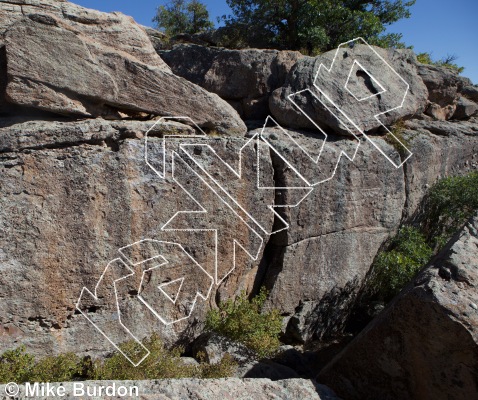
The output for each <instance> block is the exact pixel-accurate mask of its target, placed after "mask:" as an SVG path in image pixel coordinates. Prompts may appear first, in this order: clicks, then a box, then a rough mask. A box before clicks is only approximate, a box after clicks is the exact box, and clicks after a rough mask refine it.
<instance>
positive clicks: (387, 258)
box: [369, 226, 433, 301]
mask: <svg viewBox="0 0 478 400" xmlns="http://www.w3.org/2000/svg"><path fill="white" fill-rule="evenodd" d="M432 255H433V251H432V249H431V248H430V247H429V246H428V244H427V242H426V239H425V236H424V235H422V234H421V233H420V231H419V230H418V229H416V228H413V227H411V226H405V227H403V228H401V229H400V231H399V232H398V234H397V236H395V238H393V239H392V241H391V243H390V247H389V249H388V250H387V251H384V252H382V253H380V254H379V255H378V256H377V258H376V259H375V262H374V264H373V266H372V275H371V278H370V281H369V290H370V291H371V294H373V295H376V296H377V297H378V298H380V299H381V300H385V301H388V300H391V299H392V297H393V296H395V295H396V294H397V293H398V292H399V291H400V290H401V289H402V288H403V287H404V286H405V285H406V284H407V283H408V282H410V281H411V280H412V279H413V277H414V276H415V275H416V274H417V272H418V271H419V270H420V269H421V268H422V267H423V266H425V264H427V262H428V261H429V260H430V258H431V256H432Z"/></svg>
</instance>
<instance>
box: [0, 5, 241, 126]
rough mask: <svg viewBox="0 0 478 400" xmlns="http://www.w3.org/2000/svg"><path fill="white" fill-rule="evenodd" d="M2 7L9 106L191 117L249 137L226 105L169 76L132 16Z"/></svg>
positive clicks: (83, 114)
mask: <svg viewBox="0 0 478 400" xmlns="http://www.w3.org/2000/svg"><path fill="white" fill-rule="evenodd" d="M0 10H1V13H5V14H6V18H5V19H3V18H2V22H1V25H0V34H1V35H2V36H3V38H2V39H0V41H1V42H3V43H4V46H5V49H4V51H5V52H6V58H7V60H8V62H7V77H8V82H7V90H6V98H7V100H8V101H9V102H10V103H12V104H17V105H21V106H26V107H34V108H39V109H42V110H45V111H50V112H54V113H58V114H63V115H72V116H76V117H99V116H101V117H107V118H114V119H120V118H121V117H127V116H135V115H138V114H139V115H141V113H143V114H144V113H145V114H153V115H171V114H174V115H188V116H189V117H191V118H194V120H195V121H196V123H197V124H199V125H200V126H202V127H205V128H208V129H215V130H217V131H219V132H226V131H227V132H228V133H229V134H236V135H238V134H239V135H240V134H244V133H245V125H244V123H243V122H242V121H241V119H240V118H239V116H238V114H237V113H236V112H235V111H234V110H233V109H232V108H231V107H230V106H229V105H228V104H227V103H226V102H224V101H222V100H221V99H220V98H218V97H217V96H216V95H214V94H211V93H208V92H206V91H204V90H203V89H201V88H200V87H198V86H196V85H194V84H192V83H190V82H188V81H186V80H184V79H181V78H180V77H178V76H176V75H174V74H172V73H171V70H170V69H169V67H168V66H167V65H166V64H165V63H164V62H163V61H162V60H161V58H160V57H159V56H158V55H157V54H156V52H155V50H154V48H153V46H152V44H151V42H150V40H149V38H148V35H147V34H146V32H145V30H144V29H143V28H142V27H141V26H139V25H138V24H136V23H135V22H134V21H133V20H132V19H131V18H130V17H126V16H124V15H122V14H119V13H117V14H105V13H101V12H97V11H92V10H87V9H84V8H82V7H79V6H75V5H73V4H71V3H67V2H56V1H52V2H50V3H47V4H46V5H43V4H42V5H40V3H30V2H28V1H25V2H23V3H22V2H19V3H18V4H14V5H12V4H11V3H4V2H2V3H0ZM72 77H74V78H72Z"/></svg>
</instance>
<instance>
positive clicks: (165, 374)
mask: <svg viewBox="0 0 478 400" xmlns="http://www.w3.org/2000/svg"><path fill="white" fill-rule="evenodd" d="M143 344H144V345H145V346H146V348H148V350H150V352H151V354H150V355H149V356H148V358H146V359H145V360H144V361H143V362H142V363H141V364H140V365H139V366H138V367H134V366H133V365H132V364H131V363H130V362H129V361H128V360H127V359H126V358H125V357H124V356H123V355H122V354H121V353H119V352H118V353H115V354H114V355H113V356H112V357H110V358H107V359H105V360H95V361H92V360H91V359H90V358H88V357H85V358H80V357H78V356H76V355H75V354H72V353H67V354H61V355H58V356H50V357H45V358H41V359H39V360H35V357H34V356H32V355H30V354H27V353H26V352H25V347H19V348H17V349H15V350H9V351H6V352H5V353H4V354H3V355H2V356H1V357H0V383H8V382H17V383H23V382H65V381H72V380H91V379H92V380H150V379H167V378H171V379H179V378H225V377H229V376H232V375H233V374H234V372H235V370H236V368H237V365H236V364H235V363H234V362H233V360H232V359H231V358H230V357H229V356H228V355H227V356H225V357H224V358H223V359H222V360H221V361H220V362H219V363H217V364H213V365H210V364H208V363H205V362H203V361H201V362H200V364H199V365H187V364H184V363H183V362H182V361H181V358H180V356H181V352H182V349H181V348H174V349H172V350H168V349H166V348H165V347H164V346H163V343H162V342H161V340H160V339H159V337H158V336H156V335H153V336H152V337H151V338H149V339H145V340H144V341H143ZM120 347H121V348H122V349H123V350H125V351H128V352H129V354H131V352H134V350H139V345H138V344H137V343H136V342H134V341H131V342H127V343H124V344H122V345H121V346H120Z"/></svg>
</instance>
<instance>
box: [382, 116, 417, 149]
mask: <svg viewBox="0 0 478 400" xmlns="http://www.w3.org/2000/svg"><path fill="white" fill-rule="evenodd" d="M406 129H407V127H406V125H405V121H404V120H402V119H400V120H398V121H397V122H395V124H394V125H392V127H391V133H392V134H393V136H392V135H391V134H390V132H387V134H386V135H385V141H386V142H387V143H388V144H390V145H392V146H393V147H394V148H395V150H396V151H397V152H398V154H400V157H402V158H404V157H405V156H406V151H405V148H404V147H403V146H405V147H406V148H407V149H410V147H411V143H410V139H408V138H406V137H405V136H404V133H405V131H406ZM394 136H395V137H394ZM397 139H398V141H399V142H400V143H401V144H402V145H403V146H401V145H400V143H398V142H397Z"/></svg>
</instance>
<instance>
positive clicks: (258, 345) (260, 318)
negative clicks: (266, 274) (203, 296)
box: [206, 288, 282, 357]
mask: <svg viewBox="0 0 478 400" xmlns="http://www.w3.org/2000/svg"><path fill="white" fill-rule="evenodd" d="M266 299H267V291H266V290H265V289H264V288H262V289H261V290H260V292H259V294H258V295H257V296H256V297H254V298H253V299H252V300H248V299H247V297H246V294H245V293H244V292H243V293H241V295H240V296H239V297H238V298H236V299H235V300H228V301H226V302H224V303H221V304H220V305H219V308H218V309H215V310H210V311H209V312H208V314H207V318H206V329H208V330H211V331H215V332H217V333H219V334H221V335H224V336H226V337H229V338H230V339H232V340H235V341H238V342H241V343H243V344H245V345H246V346H247V347H249V348H250V349H251V350H253V351H254V352H256V354H257V355H258V356H259V357H268V356H271V355H272V354H274V353H275V352H276V350H277V349H278V347H279V346H280V341H279V335H280V333H281V328H282V317H281V315H280V313H279V311H278V310H271V311H268V312H261V310H262V308H263V306H264V303H265V301H266Z"/></svg>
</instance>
